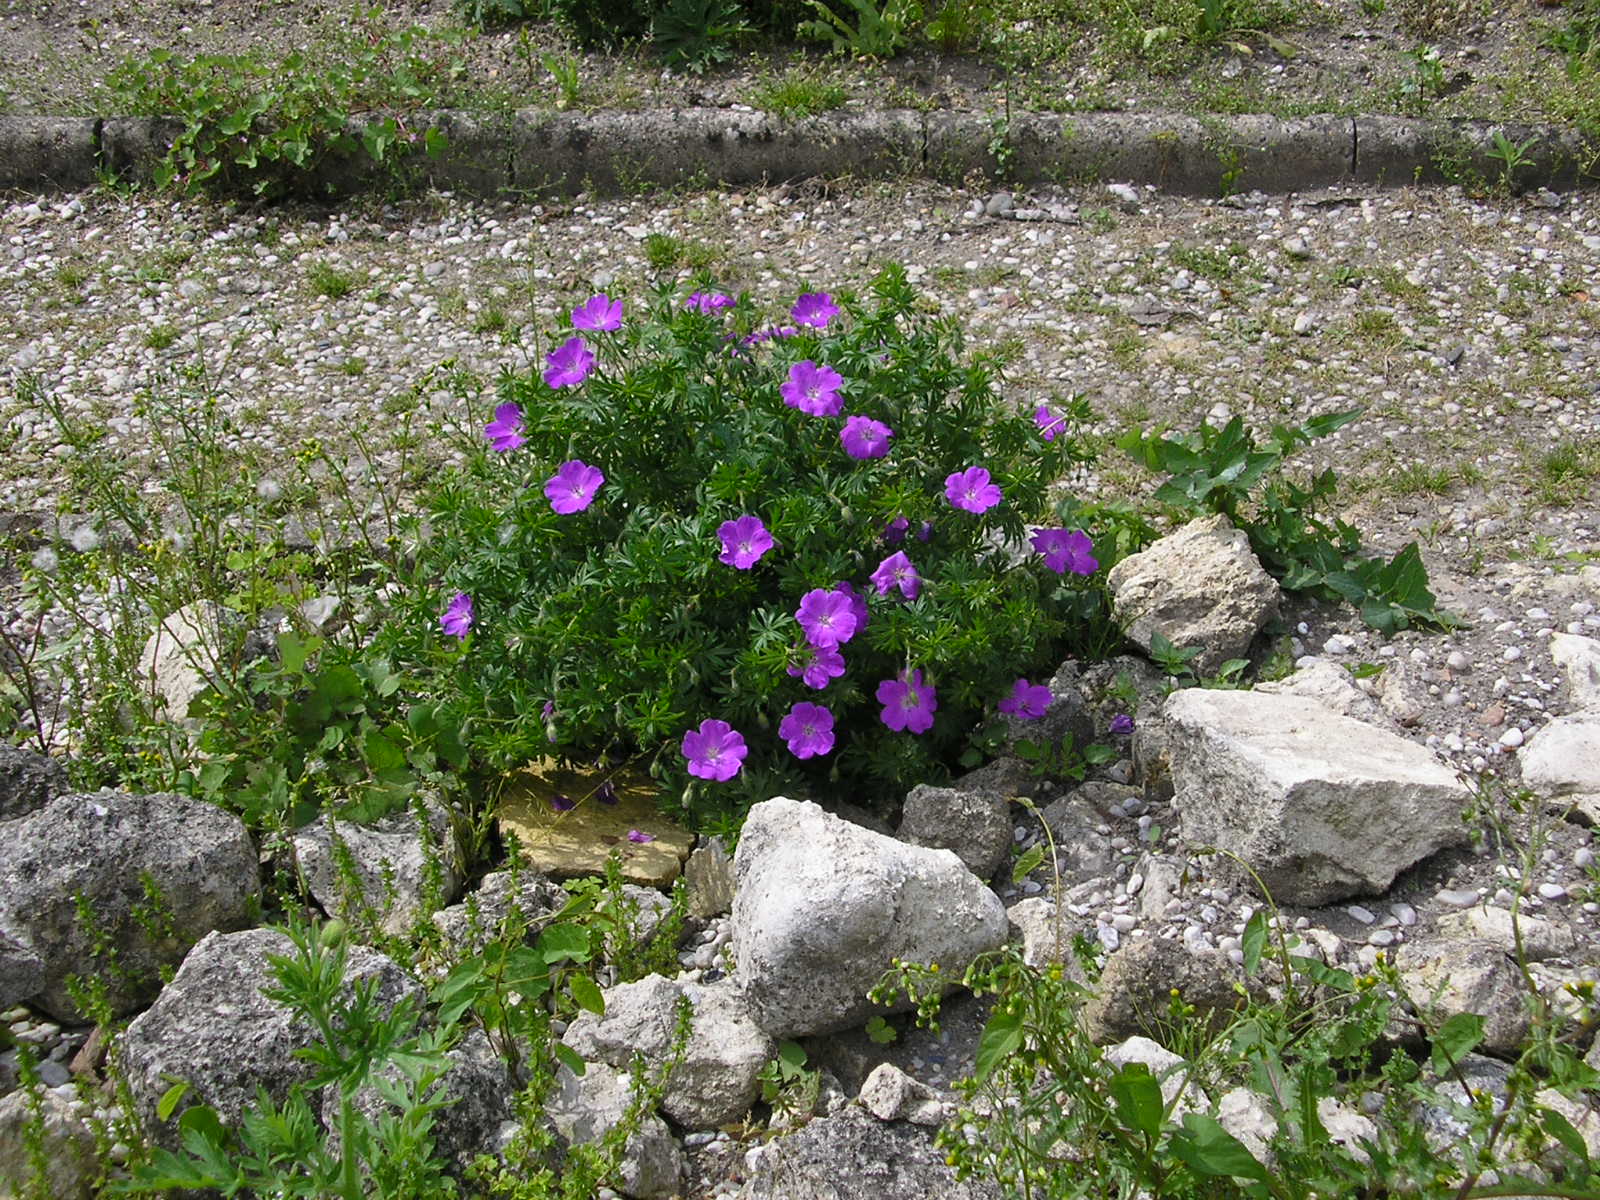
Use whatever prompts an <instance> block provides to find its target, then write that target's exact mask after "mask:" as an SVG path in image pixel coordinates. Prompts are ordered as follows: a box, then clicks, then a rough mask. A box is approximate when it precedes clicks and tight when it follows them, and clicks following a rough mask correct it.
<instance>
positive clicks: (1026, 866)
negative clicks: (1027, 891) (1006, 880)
mask: <svg viewBox="0 0 1600 1200" xmlns="http://www.w3.org/2000/svg"><path fill="white" fill-rule="evenodd" d="M1042 862H1044V843H1043V842H1035V843H1034V844H1033V845H1032V846H1029V847H1028V848H1027V849H1026V850H1024V851H1023V852H1022V853H1021V854H1019V855H1017V862H1016V865H1015V866H1014V867H1012V868H1011V882H1012V883H1021V882H1022V881H1023V880H1024V879H1026V878H1027V877H1028V876H1029V875H1031V874H1033V872H1034V871H1035V870H1037V869H1038V867H1039V865H1040V864H1041V863H1042Z"/></svg>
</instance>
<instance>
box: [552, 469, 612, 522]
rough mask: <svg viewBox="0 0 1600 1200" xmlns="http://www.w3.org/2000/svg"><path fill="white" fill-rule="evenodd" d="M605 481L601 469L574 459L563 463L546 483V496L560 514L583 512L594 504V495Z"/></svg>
mask: <svg viewBox="0 0 1600 1200" xmlns="http://www.w3.org/2000/svg"><path fill="white" fill-rule="evenodd" d="M605 481H606V477H605V474H604V472H602V471H601V470H600V468H599V467H591V466H590V465H589V464H588V463H586V462H584V461H583V460H582V459H581V458H574V459H570V460H568V461H567V462H564V463H562V464H561V465H560V466H559V467H557V468H556V473H555V474H554V475H552V476H550V478H549V479H546V480H545V481H544V494H545V495H546V496H549V497H550V507H551V508H553V509H555V510H556V511H557V512H558V513H561V514H563V515H565V514H567V513H575V512H582V511H583V510H584V509H586V508H588V507H589V505H591V504H592V503H594V494H595V493H596V492H597V491H599V490H600V485H601V484H602V483H604V482H605Z"/></svg>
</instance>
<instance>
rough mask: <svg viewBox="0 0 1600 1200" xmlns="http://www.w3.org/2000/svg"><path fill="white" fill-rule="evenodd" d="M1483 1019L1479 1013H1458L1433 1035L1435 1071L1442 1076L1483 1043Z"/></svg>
mask: <svg viewBox="0 0 1600 1200" xmlns="http://www.w3.org/2000/svg"><path fill="white" fill-rule="evenodd" d="M1483 1026H1484V1021H1483V1018H1482V1017H1480V1016H1479V1015H1478V1014H1477V1013H1456V1014H1455V1015H1454V1016H1453V1017H1451V1018H1450V1019H1449V1020H1447V1021H1446V1022H1445V1023H1444V1024H1443V1025H1441V1026H1439V1032H1438V1033H1436V1034H1434V1035H1433V1043H1432V1058H1433V1069H1434V1070H1435V1071H1437V1072H1438V1073H1439V1074H1440V1075H1443V1074H1444V1073H1445V1072H1446V1071H1448V1070H1449V1069H1450V1068H1451V1066H1453V1065H1454V1064H1456V1063H1458V1062H1460V1061H1461V1060H1462V1059H1463V1058H1464V1057H1466V1055H1468V1054H1470V1053H1471V1052H1472V1051H1473V1050H1474V1049H1475V1048H1476V1047H1477V1045H1478V1043H1479V1042H1481V1041H1483Z"/></svg>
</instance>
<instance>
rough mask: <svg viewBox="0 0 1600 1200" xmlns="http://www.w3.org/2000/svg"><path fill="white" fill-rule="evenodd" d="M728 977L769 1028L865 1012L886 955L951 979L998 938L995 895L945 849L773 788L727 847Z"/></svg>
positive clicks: (835, 1022)
mask: <svg viewBox="0 0 1600 1200" xmlns="http://www.w3.org/2000/svg"><path fill="white" fill-rule="evenodd" d="M734 873H735V876H736V878H737V880H738V889H739V890H738V894H737V895H736V896H735V898H734V902H733V950H734V959H735V961H736V962H737V963H738V969H737V978H738V980H739V981H740V983H741V984H743V986H744V988H745V993H746V995H747V996H748V997H749V1000H750V1006H751V1010H752V1012H753V1014H754V1016H755V1019H756V1023H757V1024H759V1025H760V1026H761V1027H762V1028H763V1029H765V1030H766V1031H767V1032H768V1033H770V1034H772V1035H773V1036H774V1037H790V1036H794V1035H797V1034H806V1033H826V1032H830V1031H832V1030H836V1029H844V1028H847V1027H848V1026H850V1025H854V1024H856V1023H857V1022H859V1021H861V1020H864V1019H865V1018H866V1017H867V1015H868V1014H870V1013H871V1012H872V1011H873V1009H874V1006H873V1005H872V1004H871V1003H870V1002H869V1001H868V1000H867V998H866V995H867V992H868V991H869V990H870V989H871V988H872V987H873V985H874V984H876V983H877V982H878V980H879V978H880V977H881V976H882V975H883V973H884V971H885V970H887V969H888V968H889V966H890V963H891V961H892V960H893V959H895V958H904V959H910V960H914V961H917V962H936V963H938V964H939V965H940V967H941V968H942V969H943V970H944V971H945V972H946V975H947V977H948V978H951V979H959V978H960V976H961V972H962V971H963V970H965V968H966V966H967V964H968V963H969V962H971V961H972V959H973V958H975V957H976V956H977V955H979V954H981V953H983V952H985V951H987V950H993V949H995V948H997V947H999V946H1000V945H1001V944H1002V943H1003V942H1004V941H1005V936H1006V915H1005V911H1004V909H1003V908H1001V905H1000V901H999V899H998V898H997V897H996V896H995V894H994V893H993V892H991V891H990V890H989V889H988V888H987V887H985V886H984V885H983V882H982V881H981V880H979V879H978V878H977V877H976V876H975V875H973V874H972V872H970V871H968V870H967V869H966V867H965V866H963V865H962V863H961V860H960V859H958V858H957V857H956V856H955V855H954V854H953V853H951V852H950V851H948V850H926V849H923V848H921V847H918V846H908V845H906V844H905V843H903V842H899V841H896V840H895V839H893V838H886V837H883V836H882V835H880V834H875V833H872V832H871V831H869V830H865V829H862V828H860V827H859V826H854V825H850V824H849V823H847V822H845V821H841V820H839V819H838V818H837V817H833V816H830V815H829V814H827V813H825V812H824V811H823V810H822V809H821V808H819V807H818V806H817V805H815V804H812V803H809V802H801V801H795V800H789V799H786V798H784V797H778V798H777V799H773V800H768V801H766V802H764V803H761V804H758V805H756V806H755V807H754V808H752V809H751V810H750V814H749V816H748V817H747V818H746V820H745V825H744V830H743V832H742V834H741V835H740V838H739V849H738V852H737V853H736V854H735V856H734Z"/></svg>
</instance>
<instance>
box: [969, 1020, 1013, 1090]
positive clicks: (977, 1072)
mask: <svg viewBox="0 0 1600 1200" xmlns="http://www.w3.org/2000/svg"><path fill="white" fill-rule="evenodd" d="M1021 1048H1022V1014H1021V1013H1011V1012H1007V1011H1006V1010H1005V1009H1003V1008H997V1009H995V1011H994V1013H993V1015H991V1016H990V1017H989V1023H988V1024H987V1025H985V1026H984V1027H983V1034H982V1036H980V1037H979V1038H978V1055H977V1062H976V1063H975V1065H974V1066H973V1070H972V1077H973V1078H974V1079H975V1080H977V1081H978V1082H979V1083H982V1082H983V1081H984V1080H985V1079H987V1078H989V1076H990V1075H991V1074H992V1073H993V1072H994V1069H995V1068H996V1067H998V1066H999V1065H1000V1064H1001V1063H1002V1062H1004V1061H1005V1060H1006V1059H1007V1058H1009V1057H1010V1056H1011V1055H1013V1054H1015V1053H1016V1052H1017V1051H1018V1050H1020V1049H1021Z"/></svg>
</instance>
